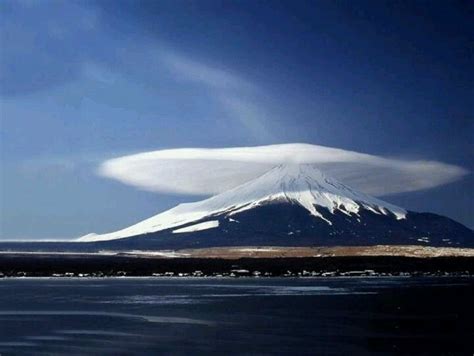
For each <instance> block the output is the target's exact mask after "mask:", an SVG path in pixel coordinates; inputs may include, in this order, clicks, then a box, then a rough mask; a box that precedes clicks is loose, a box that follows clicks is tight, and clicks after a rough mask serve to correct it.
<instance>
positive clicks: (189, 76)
mask: <svg viewBox="0 0 474 356" xmlns="http://www.w3.org/2000/svg"><path fill="white" fill-rule="evenodd" d="M159 55H160V59H161V61H162V62H163V63H164V64H165V65H166V66H167V67H168V69H169V70H171V71H172V72H173V73H174V74H175V76H176V77H177V78H178V79H181V80H187V81H192V82H196V83H200V84H203V85H205V86H208V87H210V88H213V89H219V90H237V91H241V90H249V89H254V88H255V87H254V85H253V84H251V83H250V82H248V81H246V80H244V79H242V78H240V77H239V76H237V75H235V74H233V73H232V72H230V71H229V70H224V69H221V68H216V67H213V66H210V65H206V64H203V63H200V62H198V61H195V60H192V59H190V58H187V57H185V56H183V55H179V54H177V53H176V52H173V51H171V50H169V49H166V50H161V51H159Z"/></svg>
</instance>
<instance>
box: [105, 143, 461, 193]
mask: <svg viewBox="0 0 474 356" xmlns="http://www.w3.org/2000/svg"><path fill="white" fill-rule="evenodd" d="M300 163H311V164H314V165H316V166H317V167H318V168H319V169H320V170H322V171H323V172H324V173H325V174H326V175H328V176H331V177H334V178H336V179H337V180H339V181H341V182H343V183H345V184H347V185H349V186H352V187H353V188H356V189H358V190H361V191H363V192H365V193H368V194H372V195H376V196H383V195H388V194H396V193H402V192H409V191H416V190H422V189H429V188H433V187H436V186H439V185H442V184H446V183H449V182H453V181H455V180H458V179H460V178H461V177H462V176H464V175H465V174H467V173H468V172H467V171H466V170H465V169H463V168H461V167H457V166H454V165H450V164H445V163H442V162H436V161H423V160H418V161H412V160H402V159H392V158H384V157H380V156H374V155H369V154H364V153H359V152H354V151H347V150H342V149H337V148H331V147H324V146H318V145H310V144H282V145H270V146H257V147H233V148H180V149H166V150H158V151H151V152H144V153H139V154H134V155H130V156H124V157H118V158H114V159H110V160H107V161H105V162H103V163H102V164H101V166H100V167H99V174H100V175H101V176H104V177H107V178H112V179H115V180H118V181H120V182H122V183H125V184H128V185H131V186H134V187H137V188H139V189H143V190H148V191H153V192H165V193H177V194H192V195H212V194H217V193H221V192H223V191H226V190H228V189H231V188H234V187H236V186H238V185H240V184H243V183H245V182H247V181H250V180H252V179H254V178H256V177H258V176H260V175H261V174H263V173H265V172H266V171H268V170H269V169H271V168H272V167H274V166H276V165H280V164H300Z"/></svg>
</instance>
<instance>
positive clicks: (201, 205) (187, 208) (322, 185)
mask: <svg viewBox="0 0 474 356" xmlns="http://www.w3.org/2000/svg"><path fill="white" fill-rule="evenodd" d="M272 202H288V203H291V204H298V205H300V206H302V207H304V208H305V209H306V210H308V212H309V213H310V214H312V215H314V216H315V217H317V218H320V219H323V220H324V221H325V222H326V223H327V224H329V225H331V224H332V222H331V220H330V218H328V217H327V216H328V215H327V214H325V215H326V217H325V216H323V214H322V211H323V209H327V210H328V211H329V212H331V213H335V212H336V211H340V212H342V213H344V214H347V215H348V216H353V215H357V214H358V212H359V211H360V209H366V210H370V211H371V212H372V213H374V214H383V215H389V214H393V215H394V218H396V219H404V218H405V216H406V214H407V212H406V211H405V210H404V209H402V208H399V207H397V206H394V205H391V204H389V203H386V202H384V201H382V200H379V199H377V198H373V197H371V196H369V195H366V194H364V193H361V192H357V191H355V190H353V189H351V188H349V187H347V186H345V185H344V184H342V183H339V182H337V181H335V180H333V179H331V178H329V177H326V176H325V175H324V174H323V173H322V172H321V171H320V170H318V169H317V168H316V167H314V166H313V165H310V164H286V165H279V166H276V167H274V168H273V169H271V170H270V171H268V172H267V173H265V174H263V175H262V176H260V177H258V178H256V179H254V180H252V181H250V182H247V183H245V184H243V185H240V186H238V187H236V188H234V189H231V190H229V191H226V192H224V193H221V194H218V195H216V196H213V197H211V198H208V199H205V200H202V201H198V202H194V203H186V204H180V205H178V206H176V207H175V208H173V209H170V210H167V211H165V212H163V213H161V214H158V215H155V216H153V217H151V218H149V219H146V220H144V221H142V222H139V223H137V224H135V225H132V226H130V227H128V228H125V229H123V230H119V231H116V232H112V233H108V234H102V235H96V234H89V235H86V236H84V237H82V238H80V239H79V240H80V241H102V240H112V239H120V238H125V237H131V236H137V235H143V234H147V233H151V232H157V231H162V230H166V229H173V228H178V227H179V226H182V225H185V224H189V223H192V222H194V221H198V220H201V219H203V218H206V217H213V216H216V215H222V214H225V215H227V216H229V217H231V216H232V215H235V214H238V213H241V212H243V211H245V210H249V209H252V208H254V207H257V206H259V205H263V204H267V203H272ZM207 226H208V227H207V228H214V227H217V226H218V222H215V223H212V224H208V225H207ZM178 230H179V229H178Z"/></svg>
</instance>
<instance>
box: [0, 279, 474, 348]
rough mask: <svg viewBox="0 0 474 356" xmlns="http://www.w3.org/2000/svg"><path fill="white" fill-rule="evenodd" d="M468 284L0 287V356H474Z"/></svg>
mask: <svg viewBox="0 0 474 356" xmlns="http://www.w3.org/2000/svg"><path fill="white" fill-rule="evenodd" d="M473 300H474V280H473V279H472V278H345V279H342V278H333V279H322V278H314V279H313V278H308V279H291V278H268V279H266V278H240V279H230V278H229V279H216V278H169V279H168V278H103V279H73V278H71V279H67V278H64V279H62V278H61V279H60V278H56V279H53V278H50V279H47V278H45V279H27V278H24V279H3V280H0V354H1V355H9V354H15V355H16V354H25V355H30V354H48V355H50V354H68V355H76V354H77V355H84V354H87V355H128V354H131V355H133V354H143V355H149V354H162V353H168V354H169V353H173V354H226V355H229V354H275V353H278V354H300V355H301V354H318V355H321V354H344V353H349V352H350V353H353V354H367V353H384V354H386V353H412V354H413V353H424V354H433V353H436V354H440V353H441V354H442V353H444V354H458V353H466V354H472V352H473V351H474V343H473V340H474V322H473V320H474V307H473V306H472V303H473Z"/></svg>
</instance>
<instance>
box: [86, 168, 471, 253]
mask: <svg viewBox="0 0 474 356" xmlns="http://www.w3.org/2000/svg"><path fill="white" fill-rule="evenodd" d="M80 241H83V242H92V243H94V244H95V245H97V246H98V247H99V248H101V249H102V248H103V249H141V250H144V249H182V248H201V247H216V246H370V245H429V246H447V247H460V246H462V247H474V232H473V231H472V230H470V229H468V228H466V227H465V226H463V225H461V224H459V223H457V222H455V221H453V220H451V219H449V218H446V217H442V216H438V215H436V214H429V213H415V212H410V211H406V210H404V209H402V208H400V207H397V206H394V205H392V204H389V203H386V202H384V201H382V200H380V199H376V198H373V197H371V196H368V195H366V194H364V193H361V192H357V191H355V190H353V189H351V188H350V187H347V186H345V185H344V184H342V183H339V182H337V181H335V180H333V179H331V178H328V177H326V176H324V174H322V173H321V172H320V171H319V170H317V169H316V168H315V167H313V166H311V165H284V166H278V167H275V168H274V169H272V170H270V171H269V172H267V173H266V174H264V175H262V176H260V177H259V178H257V179H255V180H252V181H250V182H248V183H246V184H243V185H241V186H239V187H236V188H234V189H232V190H229V191H227V192H224V193H222V194H219V195H216V196H214V197H212V198H209V199H205V200H202V201H199V202H195V203H188V204H181V205H178V206H177V207H175V208H173V209H170V210H168V211H165V212H163V213H161V214H158V215H156V216H153V217H151V218H149V219H147V220H144V221H142V222H139V223H138V224H135V225H132V226H130V227H128V228H125V229H123V230H119V231H116V232H112V233H109V234H103V235H95V234H90V235H86V236H84V237H82V238H81V239H80Z"/></svg>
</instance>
